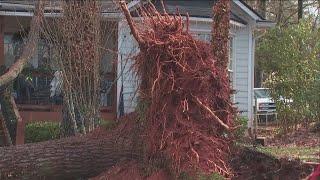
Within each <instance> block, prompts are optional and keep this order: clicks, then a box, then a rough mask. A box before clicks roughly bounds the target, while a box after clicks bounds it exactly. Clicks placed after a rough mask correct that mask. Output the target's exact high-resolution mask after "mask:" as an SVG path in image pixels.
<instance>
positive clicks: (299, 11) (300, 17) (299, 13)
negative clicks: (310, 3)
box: [298, 0, 303, 21]
mask: <svg viewBox="0 0 320 180" xmlns="http://www.w3.org/2000/svg"><path fill="white" fill-rule="evenodd" d="M302 17H303V0H298V21H300V19H302Z"/></svg>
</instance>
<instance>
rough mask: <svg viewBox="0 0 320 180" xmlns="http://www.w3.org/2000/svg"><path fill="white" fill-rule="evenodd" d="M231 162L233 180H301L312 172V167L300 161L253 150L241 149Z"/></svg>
mask: <svg viewBox="0 0 320 180" xmlns="http://www.w3.org/2000/svg"><path fill="white" fill-rule="evenodd" d="M232 157H233V158H232V159H231V160H230V164H231V165H232V169H233V171H234V173H235V174H234V175H235V176H234V177H233V178H232V179H246V180H248V179H259V180H260V179H271V180H278V179H290V180H294V179H301V178H305V177H307V176H308V175H309V174H310V173H311V172H312V167H311V166H309V165H306V164H303V163H302V162H301V161H299V160H289V159H277V158H275V157H273V156H270V155H267V154H264V153H261V152H258V151H256V150H254V149H251V148H241V150H238V151H236V152H235V153H234V154H233V156H232Z"/></svg>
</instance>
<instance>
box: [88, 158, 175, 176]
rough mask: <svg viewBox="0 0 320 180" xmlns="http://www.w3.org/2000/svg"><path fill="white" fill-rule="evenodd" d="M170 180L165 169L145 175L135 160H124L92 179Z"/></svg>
mask: <svg viewBox="0 0 320 180" xmlns="http://www.w3.org/2000/svg"><path fill="white" fill-rule="evenodd" d="M107 179H108V180H109V179H110V180H128V179H130V180H168V179H172V177H170V176H169V175H168V173H167V172H165V171H164V170H159V171H156V172H154V173H152V174H151V175H149V176H146V175H143V170H142V167H141V165H140V164H139V163H137V162H135V161H131V162H122V163H119V164H117V165H116V166H114V167H112V168H111V169H108V170H107V171H105V172H103V173H101V174H100V175H99V176H97V177H94V178H91V179H90V180H107Z"/></svg>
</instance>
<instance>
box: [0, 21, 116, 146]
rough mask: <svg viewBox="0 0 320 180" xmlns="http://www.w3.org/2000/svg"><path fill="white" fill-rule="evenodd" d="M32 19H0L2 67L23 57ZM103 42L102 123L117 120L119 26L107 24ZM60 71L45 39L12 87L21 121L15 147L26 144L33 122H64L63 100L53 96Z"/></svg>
mask: <svg viewBox="0 0 320 180" xmlns="http://www.w3.org/2000/svg"><path fill="white" fill-rule="evenodd" d="M30 21H31V17H30V16H6V15H2V16H1V15H0V67H1V66H2V67H5V68H9V67H10V66H11V65H12V64H13V63H14V62H15V61H16V60H17V58H18V57H19V56H20V54H19V53H21V52H20V51H21V47H22V46H23V39H24V37H25V36H26V35H27V33H26V32H27V30H28V29H29V24H30ZM103 26H104V27H110V26H111V27H113V28H110V29H112V31H109V30H108V32H107V28H105V32H104V34H105V35H104V36H103V37H102V38H103V40H102V41H103V42H105V44H104V48H105V51H103V53H102V62H101V91H100V92H101V114H100V117H101V119H104V120H113V119H115V118H116V92H117V87H116V84H115V83H114V81H115V79H116V78H115V77H116V65H115V63H113V61H114V60H116V58H117V53H116V51H117V48H118V46H117V42H118V41H117V22H116V21H104V25H103ZM56 71H58V68H57V65H56V59H55V56H54V50H53V49H52V47H50V45H48V44H46V42H45V41H43V40H42V39H41V40H40V41H39V44H38V47H37V53H36V54H35V56H34V57H33V58H32V59H31V60H30V61H29V64H28V65H27V67H26V68H25V69H24V70H23V72H22V73H21V75H19V77H18V78H17V79H16V80H15V82H14V84H13V92H12V95H13V97H14V100H15V102H16V104H17V107H18V109H19V112H20V115H21V118H22V120H21V121H19V122H18V123H17V137H16V143H17V144H23V143H24V129H25V125H26V124H27V123H30V122H41V121H54V122H60V121H61V120H62V102H63V99H62V96H61V95H54V96H50V88H51V87H50V83H51V81H52V79H53V75H54V73H55V72H56Z"/></svg>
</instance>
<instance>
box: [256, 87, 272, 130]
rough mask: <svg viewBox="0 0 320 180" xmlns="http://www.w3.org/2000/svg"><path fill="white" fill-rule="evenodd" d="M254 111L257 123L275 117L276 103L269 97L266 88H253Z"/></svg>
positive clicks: (266, 121)
mask: <svg viewBox="0 0 320 180" xmlns="http://www.w3.org/2000/svg"><path fill="white" fill-rule="evenodd" d="M253 104H254V107H253V108H254V113H255V115H256V116H255V117H256V118H257V121H258V123H262V122H265V123H266V125H267V123H268V121H272V120H276V119H277V110H276V103H275V101H274V100H273V99H272V98H271V96H270V93H269V89H268V88H254V103H253Z"/></svg>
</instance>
